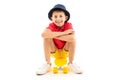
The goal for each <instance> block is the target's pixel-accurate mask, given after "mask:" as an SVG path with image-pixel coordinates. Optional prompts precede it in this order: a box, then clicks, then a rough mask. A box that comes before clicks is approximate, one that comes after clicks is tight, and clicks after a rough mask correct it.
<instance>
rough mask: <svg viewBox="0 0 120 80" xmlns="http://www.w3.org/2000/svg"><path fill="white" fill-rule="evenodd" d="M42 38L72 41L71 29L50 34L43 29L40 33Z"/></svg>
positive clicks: (47, 30)
mask: <svg viewBox="0 0 120 80" xmlns="http://www.w3.org/2000/svg"><path fill="white" fill-rule="evenodd" d="M42 37H43V38H56V39H60V40H64V41H72V40H73V39H74V31H73V29H69V30H66V31H64V32H52V31H51V30H50V29H45V31H44V32H43V33H42Z"/></svg>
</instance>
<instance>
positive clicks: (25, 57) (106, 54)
mask: <svg viewBox="0 0 120 80" xmlns="http://www.w3.org/2000/svg"><path fill="white" fill-rule="evenodd" d="M57 3H62V4H64V5H65V6H66V8H67V9H68V11H69V12H70V13H71V18H70V20H69V21H70V22H72V24H73V27H74V29H75V30H76V40H77V47H76V55H75V62H76V63H78V64H79V65H80V66H81V68H82V69H83V71H84V73H83V74H82V75H76V74H66V75H62V74H58V75H54V74H52V73H51V74H47V75H43V76H36V75H35V71H36V69H37V68H38V67H40V65H41V64H42V63H44V51H43V42H42V41H43V40H42V38H41V33H42V31H43V30H44V29H45V27H47V26H48V24H49V22H50V21H49V19H48V16H47V15H48V11H49V10H50V9H51V8H52V7H53V6H54V5H55V4H57ZM119 55H120V2H119V0H73V1H72V0H59V1H58V0H56V1H55V0H43V1H42V0H41V1H40V0H1V1H0V80H44V79H45V80H72V79H75V80H78V78H80V79H81V80H103V79H105V80H108V79H111V80H119V79H120V77H119V76H120V56H119ZM46 78H50V79H46Z"/></svg>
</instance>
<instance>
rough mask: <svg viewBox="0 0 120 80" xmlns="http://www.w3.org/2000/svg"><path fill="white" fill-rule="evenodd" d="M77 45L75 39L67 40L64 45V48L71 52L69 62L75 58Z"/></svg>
mask: <svg viewBox="0 0 120 80" xmlns="http://www.w3.org/2000/svg"><path fill="white" fill-rule="evenodd" d="M75 47H76V41H75V39H74V40H73V41H71V42H66V45H65V46H64V49H65V50H68V52H69V63H68V64H70V63H72V62H73V60H74V55H75Z"/></svg>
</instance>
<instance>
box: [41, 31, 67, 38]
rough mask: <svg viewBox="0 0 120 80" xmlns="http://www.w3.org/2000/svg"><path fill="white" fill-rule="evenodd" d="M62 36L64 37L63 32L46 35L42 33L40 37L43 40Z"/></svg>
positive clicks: (47, 33)
mask: <svg viewBox="0 0 120 80" xmlns="http://www.w3.org/2000/svg"><path fill="white" fill-rule="evenodd" d="M63 35H66V34H65V32H52V31H50V32H46V33H43V34H42V37H43V38H56V37H58V36H63Z"/></svg>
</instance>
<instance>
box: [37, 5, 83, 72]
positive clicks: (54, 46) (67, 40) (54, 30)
mask: <svg viewBox="0 0 120 80" xmlns="http://www.w3.org/2000/svg"><path fill="white" fill-rule="evenodd" d="M48 18H49V19H50V20H51V21H52V23H50V24H49V26H48V27H47V28H46V29H45V30H44V32H43V33H42V37H43V39H44V54H45V59H46V63H45V64H43V66H41V68H40V69H39V70H38V71H37V74H45V73H47V72H49V71H50V67H51V65H52V64H51V61H50V54H51V53H54V52H55V51H56V50H58V49H64V50H65V51H68V53H69V61H68V66H69V67H70V68H71V69H72V70H73V71H74V72H75V73H82V72H81V70H80V68H79V67H78V66H77V65H75V64H74V63H73V59H74V54H75V46H76V45H75V36H74V34H75V32H74V29H73V27H72V24H71V23H69V22H68V20H69V19H70V13H69V12H68V11H67V10H66V8H65V6H64V5H62V4H57V5H55V6H54V7H53V8H52V9H51V10H50V11H49V13H48Z"/></svg>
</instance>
